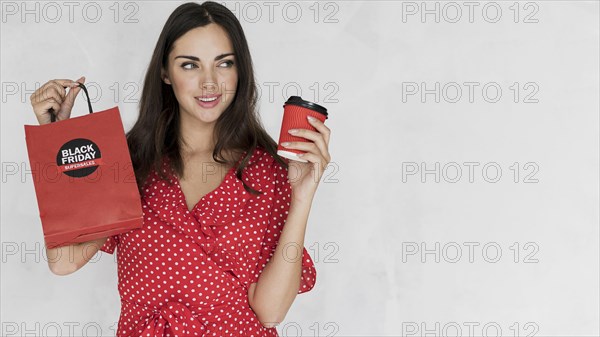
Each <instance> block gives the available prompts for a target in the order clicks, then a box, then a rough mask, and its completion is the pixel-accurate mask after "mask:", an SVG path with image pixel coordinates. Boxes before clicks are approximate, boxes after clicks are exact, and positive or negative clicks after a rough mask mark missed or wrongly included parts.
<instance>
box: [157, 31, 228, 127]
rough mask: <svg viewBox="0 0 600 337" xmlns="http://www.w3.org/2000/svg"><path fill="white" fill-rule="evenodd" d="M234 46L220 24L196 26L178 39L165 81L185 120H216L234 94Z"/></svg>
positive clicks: (165, 73) (209, 122)
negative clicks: (170, 88)
mask: <svg viewBox="0 0 600 337" xmlns="http://www.w3.org/2000/svg"><path fill="white" fill-rule="evenodd" d="M233 52H234V51H233V46H232V44H231V41H230V40H229V37H228V36H227V33H226V32H225V30H224V29H223V28H221V26H219V25H217V24H214V23H211V24H208V25H206V26H204V27H197V28H194V29H192V30H190V31H188V32H187V33H185V34H184V35H182V36H181V37H179V39H177V40H176V41H175V43H174V45H173V50H172V51H171V53H170V54H169V67H168V71H167V72H165V71H164V69H163V74H162V77H163V81H164V82H165V83H167V84H169V85H171V87H172V88H173V92H174V93H175V96H176V97H177V101H178V102H179V111H180V113H181V121H182V122H198V121H200V122H202V123H207V124H212V123H214V122H215V121H216V120H217V118H219V116H220V115H221V114H222V113H223V111H225V109H227V107H228V106H229V105H230V104H231V102H232V101H233V98H234V97H235V91H236V87H237V81H238V74H237V67H236V64H235V62H236V60H235V58H234V55H233Z"/></svg>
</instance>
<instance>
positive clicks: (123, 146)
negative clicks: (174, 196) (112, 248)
mask: <svg viewBox="0 0 600 337" xmlns="http://www.w3.org/2000/svg"><path fill="white" fill-rule="evenodd" d="M80 87H81V88H82V89H83V91H84V92H85V95H86V96H87V99H88V107H89V110H90V113H89V114H86V115H84V116H79V117H74V118H70V119H66V120H62V121H58V122H54V123H50V124H45V125H25V138H26V139H25V141H26V143H27V152H28V155H29V163H30V165H31V171H32V176H33V183H34V187H35V192H36V197H37V202H38V208H39V212H40V219H41V222H42V229H43V233H44V240H45V243H46V247H47V248H55V247H60V246H65V245H68V244H73V243H80V242H85V241H90V240H94V239H98V238H102V237H108V236H112V235H116V234H120V233H123V232H127V231H129V230H132V229H135V228H140V227H141V226H142V205H141V197H140V194H139V191H138V185H137V183H136V180H135V175H134V172H133V166H132V165H131V156H130V154H129V148H128V146H127V141H126V139H125V131H124V129H123V123H122V121H121V116H120V113H119V108H118V107H117V106H115V107H114V108H111V109H108V110H104V111H100V112H95V113H92V105H91V103H90V101H89V96H88V93H87V89H86V87H85V85H83V84H82V83H80ZM53 117H54V116H53ZM53 120H54V118H53Z"/></svg>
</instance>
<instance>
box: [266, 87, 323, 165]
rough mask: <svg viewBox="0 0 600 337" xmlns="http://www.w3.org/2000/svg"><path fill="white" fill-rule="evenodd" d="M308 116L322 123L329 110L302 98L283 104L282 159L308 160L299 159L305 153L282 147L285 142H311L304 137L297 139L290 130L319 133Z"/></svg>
mask: <svg viewBox="0 0 600 337" xmlns="http://www.w3.org/2000/svg"><path fill="white" fill-rule="evenodd" d="M307 116H312V117H314V118H316V119H318V120H320V121H321V122H323V123H324V122H325V120H326V119H327V109H326V108H324V107H322V106H320V105H318V104H316V103H312V102H309V101H305V100H303V99H302V98H300V96H290V98H288V100H287V101H286V102H285V104H283V121H282V123H281V132H280V133H279V144H278V146H277V154H278V155H280V156H281V157H284V158H288V159H292V160H297V161H300V162H303V163H306V162H308V160H306V159H302V158H300V157H298V154H300V153H304V152H305V151H301V150H298V149H291V148H287V147H283V146H281V143H284V142H311V140H308V139H306V138H303V137H296V136H294V135H292V134H290V133H289V132H288V130H290V129H308V130H312V131H317V129H315V128H314V127H313V126H312V125H311V124H310V123H309V121H308V119H307Z"/></svg>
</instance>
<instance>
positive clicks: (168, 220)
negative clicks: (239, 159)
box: [100, 147, 317, 337]
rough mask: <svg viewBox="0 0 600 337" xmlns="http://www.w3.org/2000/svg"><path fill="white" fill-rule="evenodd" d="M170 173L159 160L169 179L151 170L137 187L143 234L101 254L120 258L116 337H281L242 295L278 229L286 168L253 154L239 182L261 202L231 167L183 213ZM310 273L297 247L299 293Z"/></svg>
mask: <svg viewBox="0 0 600 337" xmlns="http://www.w3.org/2000/svg"><path fill="white" fill-rule="evenodd" d="M244 154H245V153H244ZM168 168H169V166H168V161H167V160H165V161H164V165H163V171H164V172H165V173H167V174H168V176H169V177H170V178H169V181H163V180H161V179H160V178H159V177H158V175H157V173H156V172H154V171H153V172H152V173H151V174H150V176H149V177H148V183H147V184H146V185H145V186H144V193H143V196H142V206H143V207H142V209H143V212H144V223H143V226H142V228H140V229H136V230H132V231H129V232H126V233H123V234H120V235H115V236H111V237H109V238H108V240H107V241H106V243H105V244H104V246H102V247H101V248H100V249H101V250H102V251H104V252H106V253H110V254H113V253H114V252H115V249H116V250H117V253H118V254H117V267H118V277H119V295H120V297H121V315H120V317H119V323H118V328H117V336H119V337H120V336H152V337H156V336H236V337H237V336H244V337H245V336H255V337H262V336H265V337H266V336H278V334H277V330H276V329H275V328H265V327H263V326H262V325H261V324H260V322H259V321H258V318H257V317H256V314H255V313H254V312H253V311H252V309H251V308H250V305H249V304H248V287H249V286H250V284H251V283H254V282H257V281H258V278H259V276H260V274H261V272H262V270H263V269H264V267H265V266H266V264H267V262H268V261H269V259H270V258H271V257H272V256H273V253H274V251H275V248H276V247H277V244H278V241H279V236H280V234H281V231H282V230H283V226H284V224H285V221H286V218H287V214H288V211H289V207H290V197H291V187H290V184H289V182H288V180H287V175H288V173H287V170H286V169H285V168H284V167H282V166H281V165H279V163H277V162H276V161H275V159H274V158H273V157H272V156H271V155H270V154H269V153H267V152H266V151H265V150H264V149H262V148H260V147H259V148H257V149H256V150H255V151H254V153H253V154H252V157H251V159H250V162H249V164H248V165H247V166H246V168H245V169H244V171H243V172H242V179H243V180H244V181H245V182H246V184H247V185H249V186H250V187H252V188H253V189H256V190H259V191H263V192H264V193H263V194H262V195H258V196H255V195H252V194H250V193H249V192H247V191H246V190H245V189H244V187H243V184H242V182H241V181H240V180H239V179H238V178H237V177H236V176H235V170H234V168H232V169H231V170H229V171H228V173H227V175H226V176H225V179H224V180H223V182H222V183H221V184H220V185H219V186H218V187H217V188H216V189H215V190H213V191H211V192H209V193H208V194H206V195H205V196H204V197H202V198H201V199H200V201H198V203H197V204H196V205H195V206H194V208H193V209H192V211H189V210H188V209H187V206H186V203H185V196H184V194H183V192H182V190H181V186H180V185H179V180H178V179H177V177H176V176H175V175H174V174H172V172H171V171H170V170H169V169H168ZM289 253H290V251H288V254H289ZM316 275H317V274H316V269H315V266H314V263H313V261H312V259H311V257H310V255H309V254H308V252H307V250H306V249H305V248H304V247H303V249H302V277H301V283H300V288H299V289H298V293H299V294H300V293H303V292H307V291H310V290H311V289H312V288H313V287H314V285H315V283H316Z"/></svg>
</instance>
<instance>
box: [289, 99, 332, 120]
mask: <svg viewBox="0 0 600 337" xmlns="http://www.w3.org/2000/svg"><path fill="white" fill-rule="evenodd" d="M285 104H291V105H297V106H301V107H303V108H307V109H311V110H313V111H316V112H318V113H320V114H323V115H325V119H327V118H328V117H327V109H326V108H325V107H323V106H320V105H318V104H317V103H313V102H309V101H305V100H303V99H302V98H301V97H300V96H290V98H288V100H287V101H286V102H285ZM285 104H284V105H283V106H284V107H285Z"/></svg>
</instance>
